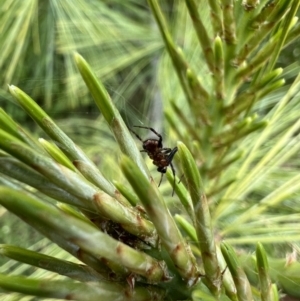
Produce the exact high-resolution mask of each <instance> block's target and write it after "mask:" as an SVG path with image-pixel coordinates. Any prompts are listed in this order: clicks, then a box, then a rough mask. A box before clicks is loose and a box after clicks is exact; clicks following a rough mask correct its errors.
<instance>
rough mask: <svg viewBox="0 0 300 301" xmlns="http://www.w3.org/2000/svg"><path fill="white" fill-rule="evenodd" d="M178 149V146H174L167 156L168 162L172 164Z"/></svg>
mask: <svg viewBox="0 0 300 301" xmlns="http://www.w3.org/2000/svg"><path fill="white" fill-rule="evenodd" d="M177 151H178V148H177V146H176V147H174V148H173V149H172V150H171V151H170V154H169V155H168V158H167V160H168V163H169V164H170V165H171V162H172V160H173V157H174V155H175V154H176V153H177Z"/></svg>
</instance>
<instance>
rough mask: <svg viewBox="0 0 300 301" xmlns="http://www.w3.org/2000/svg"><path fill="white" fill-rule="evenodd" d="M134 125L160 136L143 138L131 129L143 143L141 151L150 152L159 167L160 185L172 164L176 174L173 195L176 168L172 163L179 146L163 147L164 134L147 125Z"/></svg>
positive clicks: (173, 171) (154, 162)
mask: <svg viewBox="0 0 300 301" xmlns="http://www.w3.org/2000/svg"><path fill="white" fill-rule="evenodd" d="M134 127H136V128H142V129H147V130H150V131H151V132H153V133H154V134H155V135H156V136H157V137H158V138H159V139H146V140H143V139H142V138H141V137H140V136H139V135H138V134H137V133H135V132H134V131H133V130H130V131H131V132H132V133H133V134H134V135H135V136H136V138H138V139H139V140H140V141H141V142H142V143H143V150H141V152H146V153H147V154H148V156H149V158H150V159H152V160H153V164H154V165H156V166H157V167H158V168H157V171H159V172H160V173H161V178H160V181H159V184H158V187H159V186H160V184H161V181H162V178H163V175H164V174H165V173H166V171H167V168H168V166H169V165H170V167H171V169H172V173H173V176H174V184H173V192H172V196H173V195H174V189H175V168H174V166H173V164H172V160H173V157H174V155H175V154H176V152H177V150H178V148H177V147H174V148H173V149H172V148H168V147H163V143H162V142H163V139H162V136H161V135H160V134H158V133H157V132H156V131H155V130H154V129H153V128H150V127H146V126H138V125H135V126H134Z"/></svg>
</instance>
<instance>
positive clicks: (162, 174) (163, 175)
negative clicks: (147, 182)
mask: <svg viewBox="0 0 300 301" xmlns="http://www.w3.org/2000/svg"><path fill="white" fill-rule="evenodd" d="M163 176H164V174H163V173H161V177H160V181H159V183H158V187H159V186H160V184H161V181H162V179H163Z"/></svg>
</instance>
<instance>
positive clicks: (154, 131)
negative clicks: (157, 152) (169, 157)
mask: <svg viewBox="0 0 300 301" xmlns="http://www.w3.org/2000/svg"><path fill="white" fill-rule="evenodd" d="M134 127H135V128H141V129H147V130H150V131H151V132H152V133H154V134H155V135H156V136H157V137H158V138H159V140H158V146H159V147H162V136H161V135H160V134H158V133H157V132H156V130H155V129H153V128H149V127H147V126H141V125H134Z"/></svg>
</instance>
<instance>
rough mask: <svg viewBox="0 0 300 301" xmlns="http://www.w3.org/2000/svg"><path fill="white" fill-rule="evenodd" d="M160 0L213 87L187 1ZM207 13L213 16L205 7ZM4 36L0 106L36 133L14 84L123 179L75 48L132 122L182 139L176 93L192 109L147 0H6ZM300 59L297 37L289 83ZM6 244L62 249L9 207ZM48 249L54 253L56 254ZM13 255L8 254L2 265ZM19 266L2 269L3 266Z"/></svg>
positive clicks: (3, 225)
mask: <svg viewBox="0 0 300 301" xmlns="http://www.w3.org/2000/svg"><path fill="white" fill-rule="evenodd" d="M75 2H76V5H75ZM160 3H161V6H162V8H163V10H164V12H165V14H166V16H167V18H168V22H169V25H170V30H171V33H172V35H173V37H174V39H175V41H176V43H177V45H179V46H180V47H181V48H182V49H183V50H184V51H185V54H186V57H187V59H188V61H189V62H191V64H193V65H195V66H196V67H197V72H198V73H199V76H201V78H202V81H203V84H204V86H209V85H210V84H211V83H210V76H208V70H207V68H206V65H205V64H201V59H202V53H201V49H200V48H199V45H198V41H197V39H196V38H195V32H194V30H191V28H192V24H191V21H190V18H189V17H188V15H187V13H186V7H185V5H184V3H183V1H175V0H162V1H160ZM202 14H203V16H204V18H205V16H207V18H208V16H209V15H208V13H206V8H205V7H204V8H203V10H202ZM0 32H1V35H0V39H1V43H0V54H1V55H0V68H1V71H2V72H1V73H0V105H1V107H2V108H3V109H5V111H6V112H7V113H8V114H10V115H11V116H13V117H14V119H15V120H16V121H17V122H19V123H20V124H21V125H22V126H24V127H26V128H30V129H31V131H32V132H33V133H35V135H36V136H37V137H40V135H44V134H41V132H39V129H38V128H37V127H36V126H35V125H34V123H33V122H32V121H31V120H30V119H29V117H28V116H27V115H26V114H25V113H24V112H23V111H22V110H21V109H20V108H19V107H18V106H17V105H16V104H15V102H14V100H13V98H12V97H11V95H10V94H9V92H8V88H7V85H8V84H13V85H15V86H18V87H19V88H20V89H22V90H23V91H25V92H26V93H27V94H28V95H30V96H31V97H32V98H33V99H34V100H35V101H37V103H38V104H39V105H40V106H41V107H42V108H43V109H44V110H45V111H46V112H47V113H48V114H49V115H50V116H51V117H52V118H53V119H54V120H56V121H57V123H58V125H60V126H61V128H62V129H63V130H64V131H65V132H66V133H67V134H68V135H69V136H70V137H71V138H72V139H73V140H74V141H76V143H77V144H78V145H79V146H80V147H82V148H83V149H84V150H85V152H86V153H87V154H88V155H89V156H90V157H91V158H92V160H93V161H94V162H96V163H97V164H98V165H99V168H100V169H101V170H106V172H105V174H106V176H108V177H111V179H116V178H117V175H116V174H115V173H114V170H113V168H111V167H112V166H113V165H114V163H115V160H116V157H114V156H115V155H116V152H111V151H110V150H113V149H115V148H116V147H117V146H116V144H115V142H114V140H113V137H112V134H111V133H110V132H109V131H108V128H107V125H106V124H105V122H103V120H102V118H101V114H100V113H99V111H98V109H97V107H96V105H95V104H94V102H93V100H92V97H91V95H90V94H89V93H88V91H87V88H86V86H85V84H84V82H83V80H82V79H81V76H80V74H79V72H78V71H77V69H76V67H75V64H74V62H73V53H74V52H75V51H77V52H79V53H80V54H81V55H82V56H83V57H84V58H85V59H86V60H87V61H88V62H89V64H90V65H91V66H92V67H93V70H94V71H95V72H96V74H97V76H98V78H99V79H101V81H102V82H103V83H104V84H105V87H106V89H107V90H108V92H109V93H110V95H111V97H112V99H113V102H114V103H115V105H116V106H117V108H118V109H119V110H120V112H121V114H122V116H123V118H124V120H125V122H126V123H127V125H128V126H132V125H142V124H143V125H146V126H149V125H151V126H152V127H154V128H155V129H156V130H157V131H158V132H161V133H162V134H163V136H164V134H165V133H168V136H167V137H164V138H165V141H167V144H174V143H175V140H176V139H175V135H173V136H172V128H170V126H169V125H168V123H167V122H166V121H167V120H168V118H166V120H165V119H164V116H166V117H168V114H171V112H172V109H171V108H170V101H172V100H174V99H175V100H176V104H177V106H178V107H179V108H180V109H181V110H182V111H184V112H185V115H188V111H187V110H188V109H189V106H186V105H185V104H186V103H185V102H186V100H185V97H184V95H183V94H182V91H181V88H180V85H178V79H177V77H176V75H175V74H174V70H173V66H172V64H171V62H170V59H169V57H168V56H167V55H166V53H165V51H164V46H163V41H162V39H161V36H160V34H159V32H158V29H157V27H156V25H155V22H154V20H153V17H152V15H151V13H150V11H149V8H148V5H147V1H146V0H112V1H109V0H107V1H103V0H102V1H101V0H76V1H64V0H26V1H23V0H2V1H1V3H0ZM299 56H300V47H299V41H298V42H296V43H293V44H292V45H291V46H288V47H287V48H285V50H284V52H283V53H282V54H281V57H280V59H279V62H278V63H279V64H280V67H282V68H285V74H284V77H285V79H286V80H287V83H289V81H290V82H291V81H292V79H294V77H295V75H296V74H297V73H298V72H299ZM283 89H284V90H285V91H286V88H283ZM276 93H281V92H280V90H279V91H277V92H276ZM274 99H277V98H274ZM268 101H269V102H268V103H267V102H266V105H265V107H262V108H261V112H263V110H266V111H267V110H268V106H272V97H269V98H268ZM168 127H169V129H168V130H167V129H166V128H168ZM179 132H180V129H179ZM146 134H147V133H145V135H146ZM169 134H170V135H169ZM183 135H186V133H183ZM107 154H109V157H108V156H107ZM109 172H111V175H110V173H109ZM159 176H160V175H158V177H159ZM0 242H1V243H8V244H14V245H17V246H22V247H33V248H34V249H35V250H39V249H42V248H46V247H47V248H49V249H50V248H53V252H58V250H57V249H55V247H54V246H52V245H51V244H49V242H48V241H47V240H46V239H44V238H43V239H42V240H41V236H40V235H39V234H38V233H37V232H35V231H34V230H33V229H32V228H29V227H28V226H27V225H26V224H25V223H23V222H22V221H20V220H19V219H18V218H17V217H15V216H14V215H12V214H10V213H8V212H7V211H6V210H5V209H3V208H0ZM49 249H48V251H47V254H51V252H52V251H49ZM63 256H64V255H62V257H63ZM6 261H7V259H5V258H4V257H0V265H2V264H3V263H4V262H6ZM15 265H17V263H10V265H5V266H4V265H3V266H2V271H1V272H4V270H3V269H12V268H15ZM23 269H25V270H24V273H25V274H26V273H29V272H31V271H30V270H29V269H28V270H27V271H26V268H24V265H23Z"/></svg>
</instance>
